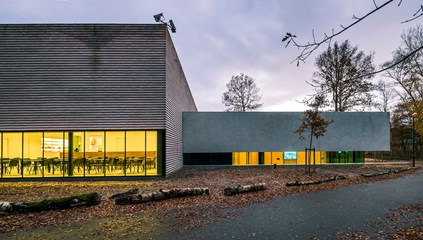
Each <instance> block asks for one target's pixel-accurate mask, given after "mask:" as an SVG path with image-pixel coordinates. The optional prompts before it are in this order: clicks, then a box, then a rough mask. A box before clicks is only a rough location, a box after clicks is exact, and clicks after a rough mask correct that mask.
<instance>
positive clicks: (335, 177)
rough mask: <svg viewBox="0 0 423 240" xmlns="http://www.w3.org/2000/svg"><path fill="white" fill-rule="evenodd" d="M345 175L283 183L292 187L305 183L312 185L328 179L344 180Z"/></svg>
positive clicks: (304, 184) (305, 184)
mask: <svg viewBox="0 0 423 240" xmlns="http://www.w3.org/2000/svg"><path fill="white" fill-rule="evenodd" d="M346 178H347V176H334V177H328V178H327V179H320V180H315V181H305V182H300V181H295V182H287V183H286V184H285V185H286V186H287V187H293V186H307V185H314V184H321V183H324V182H330V181H336V180H344V179H346Z"/></svg>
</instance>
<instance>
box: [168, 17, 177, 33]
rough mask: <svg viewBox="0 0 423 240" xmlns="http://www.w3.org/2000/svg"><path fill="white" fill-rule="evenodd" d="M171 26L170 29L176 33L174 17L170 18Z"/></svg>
mask: <svg viewBox="0 0 423 240" xmlns="http://www.w3.org/2000/svg"><path fill="white" fill-rule="evenodd" d="M169 26H170V30H171V31H172V32H173V33H176V27H175V24H174V23H173V21H172V19H170V20H169Z"/></svg>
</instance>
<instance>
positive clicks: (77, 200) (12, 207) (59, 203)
mask: <svg viewBox="0 0 423 240" xmlns="http://www.w3.org/2000/svg"><path fill="white" fill-rule="evenodd" d="M100 202H101V197H100V195H98V193H96V192H93V193H88V194H81V195H74V196H70V197H64V198H57V199H45V200H42V201H38V202H28V203H25V202H0V213H1V214H8V213H13V212H39V211H45V210H57V209H69V208H75V207H82V206H93V205H97V204H99V203H100Z"/></svg>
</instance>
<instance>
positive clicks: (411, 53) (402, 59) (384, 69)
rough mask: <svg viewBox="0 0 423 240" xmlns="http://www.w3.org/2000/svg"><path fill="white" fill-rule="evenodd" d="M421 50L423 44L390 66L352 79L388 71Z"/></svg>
mask: <svg viewBox="0 0 423 240" xmlns="http://www.w3.org/2000/svg"><path fill="white" fill-rule="evenodd" d="M420 50H423V45H422V46H420V47H419V48H417V49H415V50H414V51H411V52H410V53H409V54H407V55H405V56H404V57H403V58H401V59H400V60H398V61H396V62H394V63H392V64H390V65H388V66H386V67H384V68H381V69H379V70H377V71H374V72H371V73H367V74H363V75H360V76H358V77H356V78H352V79H351V80H354V79H357V78H363V77H368V76H372V75H375V74H378V73H381V72H384V71H386V70H388V69H391V68H393V67H395V66H397V65H398V64H400V63H403V62H404V61H405V60H407V59H408V58H410V57H412V56H413V55H414V54H416V53H417V52H418V51H420Z"/></svg>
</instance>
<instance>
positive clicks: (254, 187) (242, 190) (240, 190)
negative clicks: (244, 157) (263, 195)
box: [223, 183, 266, 196]
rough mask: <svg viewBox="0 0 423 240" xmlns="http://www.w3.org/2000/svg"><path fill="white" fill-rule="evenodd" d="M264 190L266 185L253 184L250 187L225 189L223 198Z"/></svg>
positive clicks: (239, 186) (240, 186)
mask: <svg viewBox="0 0 423 240" xmlns="http://www.w3.org/2000/svg"><path fill="white" fill-rule="evenodd" d="M265 189H266V183H255V184H251V185H244V186H242V185H238V186H235V187H227V188H225V189H224V190H223V194H224V195H225V196H231V195H235V194H238V193H246V192H255V191H261V190H265Z"/></svg>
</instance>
